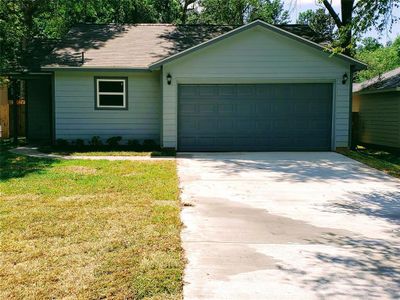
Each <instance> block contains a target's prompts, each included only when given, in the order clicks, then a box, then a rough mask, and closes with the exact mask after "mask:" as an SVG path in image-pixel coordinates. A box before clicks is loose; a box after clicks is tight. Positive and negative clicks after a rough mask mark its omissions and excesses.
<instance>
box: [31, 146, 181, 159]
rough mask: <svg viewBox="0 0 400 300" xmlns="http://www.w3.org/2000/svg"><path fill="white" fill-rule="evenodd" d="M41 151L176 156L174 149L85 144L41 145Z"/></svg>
mask: <svg viewBox="0 0 400 300" xmlns="http://www.w3.org/2000/svg"><path fill="white" fill-rule="evenodd" d="M38 150H39V151H40V152H43V153H49V154H55V155H67V156H150V157H174V156H175V155H176V152H175V151H174V150H165V149H157V150H148V149H145V150H143V149H131V148H129V147H128V146H119V147H114V148H110V147H108V146H103V147H102V146H98V147H91V146H84V147H74V146H67V147H59V146H41V147H39V148H38Z"/></svg>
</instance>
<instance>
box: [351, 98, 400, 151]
mask: <svg viewBox="0 0 400 300" xmlns="http://www.w3.org/2000/svg"><path fill="white" fill-rule="evenodd" d="M357 98H358V99H359V124H358V126H359V140H360V142H362V143H366V144H375V145H382V146H388V147H397V148H400V93H399V92H390V93H376V94H366V95H358V96H357Z"/></svg>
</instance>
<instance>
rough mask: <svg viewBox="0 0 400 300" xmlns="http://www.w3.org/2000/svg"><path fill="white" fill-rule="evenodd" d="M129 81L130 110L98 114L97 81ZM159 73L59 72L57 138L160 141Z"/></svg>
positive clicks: (56, 79)
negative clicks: (114, 79)
mask: <svg viewBox="0 0 400 300" xmlns="http://www.w3.org/2000/svg"><path fill="white" fill-rule="evenodd" d="M95 76H100V77H101V76H104V77H113V76H116V77H118V76H119V77H128V109H127V110H95V109H94V103H95V86H94V77H95ZM159 76H160V75H159V73H158V72H155V73H142V74H138V73H134V74H132V73H110V72H107V73H99V72H87V73H86V72H85V73H84V72H73V71H72V72H56V74H55V117H56V118H55V119H56V124H55V126H56V138H62V139H69V140H72V139H78V138H80V139H86V140H88V139H90V138H92V137H93V136H95V135H97V136H100V137H101V138H102V139H107V138H109V137H111V136H121V137H122V138H123V139H124V140H125V142H126V140H128V139H138V140H143V139H154V140H156V141H157V142H158V141H159V139H160V118H161V89H160V80H159Z"/></svg>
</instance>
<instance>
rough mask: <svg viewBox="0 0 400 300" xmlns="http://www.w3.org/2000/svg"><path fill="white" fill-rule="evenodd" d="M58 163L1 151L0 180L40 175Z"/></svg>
mask: <svg viewBox="0 0 400 300" xmlns="http://www.w3.org/2000/svg"><path fill="white" fill-rule="evenodd" d="M56 163H58V160H56V159H46V158H36V157H29V156H22V155H16V154H13V153H10V152H8V151H5V150H2V151H0V180H1V181H5V180H9V179H12V178H21V177H24V176H26V175H29V174H34V173H36V174H40V173H42V172H44V171H45V170H46V169H48V168H50V167H51V166H52V165H54V164H56Z"/></svg>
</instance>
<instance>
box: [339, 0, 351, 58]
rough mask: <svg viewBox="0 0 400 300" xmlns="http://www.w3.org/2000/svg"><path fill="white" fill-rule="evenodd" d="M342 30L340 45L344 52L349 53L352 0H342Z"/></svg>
mask: <svg viewBox="0 0 400 300" xmlns="http://www.w3.org/2000/svg"><path fill="white" fill-rule="evenodd" d="M341 4H342V30H343V38H342V39H341V41H342V42H341V45H340V46H341V47H342V48H343V49H344V54H347V55H350V54H351V49H350V45H351V37H352V28H351V23H352V20H353V9H354V0H342V1H341Z"/></svg>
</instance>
